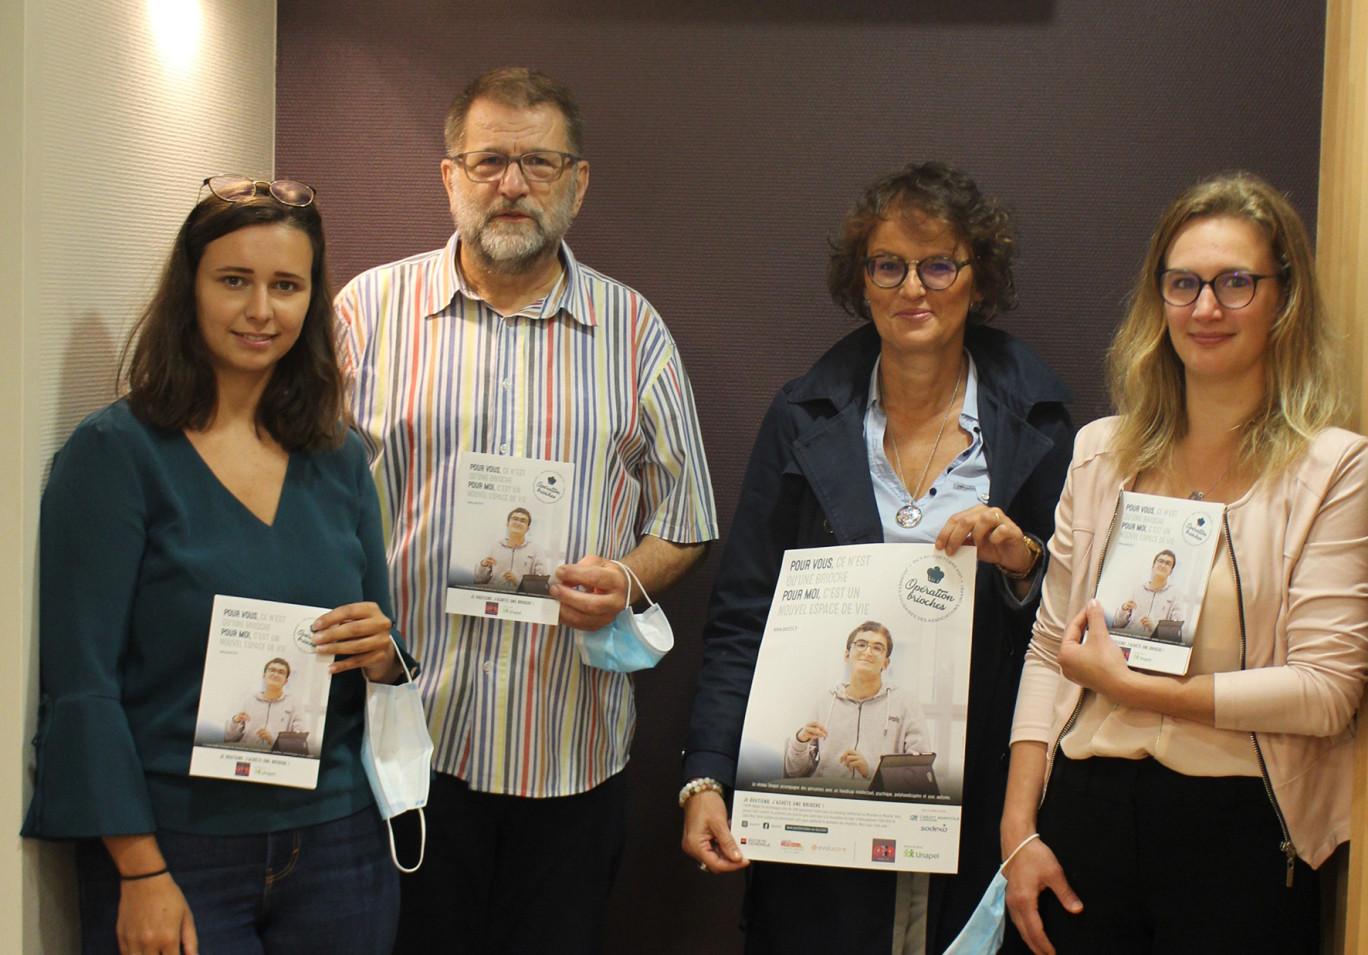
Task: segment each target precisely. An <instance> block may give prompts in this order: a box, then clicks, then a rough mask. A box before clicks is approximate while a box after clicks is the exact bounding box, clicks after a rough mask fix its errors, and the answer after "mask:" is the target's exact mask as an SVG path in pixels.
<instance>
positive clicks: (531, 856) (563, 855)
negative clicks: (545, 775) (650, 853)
mask: <svg viewBox="0 0 1368 955" xmlns="http://www.w3.org/2000/svg"><path fill="white" fill-rule="evenodd" d="M426 813H427V858H426V860H425V861H424V862H423V867H422V868H421V869H419V870H418V872H416V873H414V874H413V875H406V876H403V878H402V879H401V880H400V889H401V896H400V909H399V937H398V941H397V942H396V943H395V947H394V951H395V953H396V955H434V953H447V952H451V953H465V952H470V953H479V955H494V953H507V955H523V953H529V952H556V953H566V955H578V953H582V955H592V953H595V952H598V951H599V950H600V949H601V948H602V939H603V928H604V918H605V910H606V907H607V900H608V891H609V889H610V888H611V887H612V884H613V879H614V877H615V876H616V875H617V870H618V865H619V863H620V862H621V860H622V850H623V846H624V844H625V842H626V836H627V783H626V779H625V778H624V774H623V773H618V774H617V775H616V776H613V777H612V778H611V779H609V780H607V781H606V782H605V783H603V784H602V785H600V786H597V787H595V788H594V789H591V790H590V791H589V792H586V793H580V794H579V795H575V796H561V797H556V798H551V799H526V798H522V797H519V796H502V795H495V794H492V793H479V792H472V791H471V790H470V787H469V786H467V785H466V784H465V783H464V782H462V781H461V780H459V779H457V778H455V777H454V776H448V775H446V774H444V773H437V774H435V775H434V776H433V780H432V790H431V793H430V794H429V796H428V805H427V810H426ZM416 816H417V813H408V814H406V815H405V816H404V817H401V818H400V819H399V820H397V822H403V823H405V826H404V831H402V832H401V831H400V830H399V829H398V827H397V826H396V833H397V837H398V839H399V853H400V854H399V858H400V859H401V860H404V861H406V862H407V861H408V860H412V859H415V858H417V828H418V827H417V822H416ZM409 817H415V819H414V820H413V821H412V822H410V821H409Z"/></svg>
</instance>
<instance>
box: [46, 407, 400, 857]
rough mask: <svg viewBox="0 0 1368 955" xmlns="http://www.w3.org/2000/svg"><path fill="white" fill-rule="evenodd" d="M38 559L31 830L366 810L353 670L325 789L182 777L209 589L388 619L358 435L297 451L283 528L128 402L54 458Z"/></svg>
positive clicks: (113, 830) (223, 827)
mask: <svg viewBox="0 0 1368 955" xmlns="http://www.w3.org/2000/svg"><path fill="white" fill-rule="evenodd" d="M40 532H41V533H40V540H39V547H40V555H39V587H40V595H39V633H40V640H39V643H40V654H41V659H42V700H41V709H40V712H39V726H38V735H37V738H36V739H35V746H36V749H37V774H36V779H35V785H34V793H33V800H32V802H31V803H30V804H29V809H28V817H27V819H26V820H25V822H24V828H23V834H24V835H26V836H39V837H44V838H53V839H64V838H80V837H90V836H105V835H121V834H136V833H146V832H153V831H155V830H156V829H158V828H161V829H168V830H172V831H177V832H191V833H199V834H205V835H230V834H241V833H251V832H271V831H275V830H279V829H287V828H295V827H299V826H306V825H312V824H315V823H319V822H326V821H329V820H332V819H338V818H341V817H343V816H346V815H349V814H351V813H353V812H357V811H359V810H361V809H363V808H365V807H366V806H367V805H370V804H371V803H372V802H373V797H372V796H371V792H370V788H369V786H368V784H367V782H366V776H365V772H364V770H363V769H362V767H361V759H360V749H361V734H362V726H363V719H364V717H363V709H364V702H365V686H364V679H363V678H362V676H361V673H360V671H358V670H349V671H347V672H345V673H343V674H339V675H337V676H336V677H334V678H333V685H332V690H331V693H330V696H329V698H328V714H327V722H326V724H325V728H324V740H323V752H322V758H321V765H320V767H319V775H318V788H317V789H314V790H305V789H293V788H288V787H283V786H271V785H260V784H253V783H243V782H238V781H236V780H222V779H205V778H200V777H191V776H189V775H187V773H188V772H189V767H190V752H191V748H192V745H193V742H192V741H193V737H194V730H195V718H196V712H197V710H198V707H199V697H200V679H201V676H202V674H203V672H204V658H205V649H206V644H207V641H208V632H209V617H210V612H211V609H212V607H213V601H214V595H215V594H230V595H234V596H240V597H254V598H259V599H262V600H279V601H287V602H289V603H298V604H309V605H313V606H320V607H336V606H340V605H342V604H345V603H351V602H354V601H358V600H373V601H375V602H376V603H377V604H379V605H380V607H381V609H382V610H383V611H384V612H385V613H386V614H387V615H390V616H392V611H391V609H390V600H389V585H388V582H387V572H386V569H385V551H384V544H383V540H382V536H381V527H380V510H379V503H378V500H377V498H376V492H375V485H374V484H373V482H372V480H371V475H370V472H369V470H368V469H367V466H366V455H365V452H364V450H363V448H362V446H361V441H360V439H359V438H358V437H357V436H356V435H355V434H351V433H349V434H348V435H347V440H346V442H345V444H344V445H343V446H342V447H341V448H339V449H337V450H335V451H327V452H322V453H317V454H303V453H296V454H291V455H290V461H289V465H288V468H287V470H286V474H285V485H284V488H283V490H282V491H281V495H280V504H279V507H278V508H277V510H276V516H275V522H274V523H273V524H270V525H267V524H265V523H263V522H262V521H261V520H260V519H259V518H258V517H256V516H255V515H254V514H253V513H252V512H251V511H249V510H248V509H247V508H246V507H245V506H244V505H243V504H242V503H241V502H240V501H238V499H237V498H236V497H234V496H233V495H232V494H231V493H230V492H229V491H228V489H227V488H225V487H224V486H223V485H222V484H221V483H220V482H219V480H218V478H217V477H215V475H214V473H213V472H212V471H211V470H210V469H209V467H208V465H206V464H205V463H204V461H203V459H202V458H200V456H199V454H198V452H196V451H195V449H194V447H193V446H192V445H191V444H190V442H189V441H188V440H187V439H186V437H185V435H184V434H182V433H180V432H167V431H162V430H160V429H158V428H155V427H152V426H151V425H148V424H146V423H144V422H143V421H140V420H139V419H138V418H137V417H136V416H135V415H134V414H133V413H132V411H131V410H130V409H129V407H128V405H127V404H126V403H125V402H122V401H120V402H117V403H115V404H113V405H110V406H109V407H107V408H105V409H103V410H102V411H98V412H96V413H94V414H92V415H91V416H90V417H88V418H87V419H86V420H85V421H83V422H82V423H81V425H80V426H79V427H77V429H76V431H75V432H74V433H73V434H72V436H71V438H70V439H69V440H68V441H67V443H66V445H65V446H64V447H63V448H62V450H61V451H59V452H58V454H57V456H56V457H55V458H54V459H53V464H52V474H51V477H50V479H49V481H48V485H47V488H46V490H45V491H44V493H43V504H42V516H41V528H40Z"/></svg>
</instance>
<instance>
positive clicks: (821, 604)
mask: <svg viewBox="0 0 1368 955" xmlns="http://www.w3.org/2000/svg"><path fill="white" fill-rule="evenodd" d="M975 561H976V553H975V550H974V548H972V547H968V548H962V549H961V550H960V551H959V553H957V554H956V555H955V556H954V557H947V556H946V555H945V554H944V553H941V552H939V551H936V550H935V549H934V548H933V547H931V545H929V544H866V545H855V546H848V547H822V548H812V549H807V550H795V551H788V552H786V553H785V555H784V566H783V570H782V571H781V573H780V575H779V582H778V586H777V587H776V589H775V594H774V601H773V604H772V605H771V607H770V613H769V619H768V620H767V621H766V624H765V634H764V640H763V642H762V643H761V646H760V654H759V658H758V660H757V663H756V669H755V679H754V681H753V683H752V685H751V694H750V701H749V704H748V706H747V708H746V722H745V727H744V729H743V730H742V740H741V752H740V757H739V760H738V766H737V780H736V794H735V799H734V802H733V806H732V832H733V834H734V835H735V836H736V839H737V841H738V842H739V843H740V845H741V851H742V852H743V853H744V854H745V855H746V857H747V858H750V859H758V860H766V861H777V862H797V863H806V864H809V865H832V866H845V867H848V868H867V869H878V868H889V869H903V870H908V871H919V872H955V871H956V870H957V868H958V865H959V827H960V806H961V803H962V801H963V782H964V740H965V727H966V723H967V720H968V704H969V654H970V646H971V642H972V640H971V634H972V629H973V605H974V573H975Z"/></svg>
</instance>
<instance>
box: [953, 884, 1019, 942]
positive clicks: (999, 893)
mask: <svg viewBox="0 0 1368 955" xmlns="http://www.w3.org/2000/svg"><path fill="white" fill-rule="evenodd" d="M1006 931H1007V877H1006V876H1005V875H1003V874H1002V870H1001V869H999V870H998V874H997V875H995V876H993V881H992V882H989V883H988V891H986V892H984V893H983V898H982V899H980V900H979V904H978V907H977V908H976V909H974V912H973V914H972V915H970V916H969V921H968V922H966V923H965V924H964V928H963V929H961V930H960V933H959V934H958V935H956V936H955V940H954V941H953V942H951V943H950V947H949V948H947V949H946V950H945V955H996V953H997V950H998V949H1000V948H1001V947H1002V936H1003V935H1004V933H1006Z"/></svg>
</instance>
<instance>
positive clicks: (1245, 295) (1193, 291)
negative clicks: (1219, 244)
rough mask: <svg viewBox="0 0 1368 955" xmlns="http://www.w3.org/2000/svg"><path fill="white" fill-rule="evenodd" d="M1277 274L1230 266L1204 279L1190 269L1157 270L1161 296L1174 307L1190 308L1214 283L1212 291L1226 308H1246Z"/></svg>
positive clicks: (1156, 277) (1156, 275) (1156, 274)
mask: <svg viewBox="0 0 1368 955" xmlns="http://www.w3.org/2000/svg"><path fill="white" fill-rule="evenodd" d="M1276 277H1277V276H1274V275H1271V274H1270V275H1259V274H1257V273H1255V272H1241V271H1240V270H1239V269H1227V270H1226V271H1224V272H1218V273H1216V274H1215V275H1214V276H1212V277H1211V278H1210V279H1204V278H1202V277H1201V276H1200V275H1198V274H1197V273H1196V272H1189V271H1188V270H1187V269H1161V270H1160V271H1159V272H1157V273H1155V280H1156V282H1157V283H1158V285H1159V297H1160V298H1162V299H1163V300H1164V301H1165V302H1168V303H1169V304H1170V305H1172V306H1173V307H1174V308H1186V307H1187V306H1189V305H1191V304H1192V303H1194V302H1196V301H1197V299H1199V298H1201V297H1202V289H1204V288H1206V287H1207V286H1208V285H1210V286H1211V293H1212V294H1213V295H1215V296H1216V301H1217V302H1219V303H1220V304H1221V306H1222V307H1223V308H1232V309H1233V308H1244V307H1245V306H1246V305H1248V304H1249V303H1250V302H1252V301H1254V294H1255V292H1257V291H1258V289H1259V283H1260V282H1262V281H1263V280H1264V279H1271V278H1276Z"/></svg>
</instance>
